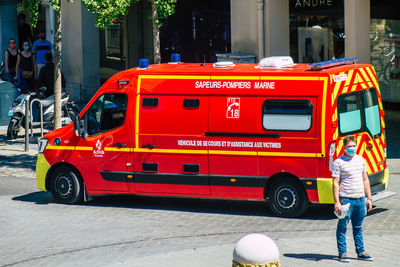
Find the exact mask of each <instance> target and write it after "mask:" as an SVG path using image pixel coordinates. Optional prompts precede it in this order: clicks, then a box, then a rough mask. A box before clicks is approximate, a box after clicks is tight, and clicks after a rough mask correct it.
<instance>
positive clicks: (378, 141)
mask: <svg viewBox="0 0 400 267" xmlns="http://www.w3.org/2000/svg"><path fill="white" fill-rule="evenodd" d="M376 142H377V143H378V149H379V152H381V155H382V157H383V158H384V157H385V152H384V149H383V144H382V143H383V142H382V141H381V140H380V138H377V139H376ZM383 160H384V159H383Z"/></svg>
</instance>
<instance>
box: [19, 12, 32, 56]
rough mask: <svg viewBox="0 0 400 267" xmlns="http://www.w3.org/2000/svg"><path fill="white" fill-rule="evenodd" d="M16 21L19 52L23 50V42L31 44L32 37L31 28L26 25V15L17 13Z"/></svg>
mask: <svg viewBox="0 0 400 267" xmlns="http://www.w3.org/2000/svg"><path fill="white" fill-rule="evenodd" d="M17 21H18V48H19V50H20V51H22V50H24V42H28V43H29V44H31V43H33V36H32V31H31V27H30V26H29V25H28V24H26V15H25V14H24V13H19V14H18V16H17Z"/></svg>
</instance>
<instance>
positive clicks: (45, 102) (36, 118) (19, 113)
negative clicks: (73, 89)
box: [7, 87, 79, 139]
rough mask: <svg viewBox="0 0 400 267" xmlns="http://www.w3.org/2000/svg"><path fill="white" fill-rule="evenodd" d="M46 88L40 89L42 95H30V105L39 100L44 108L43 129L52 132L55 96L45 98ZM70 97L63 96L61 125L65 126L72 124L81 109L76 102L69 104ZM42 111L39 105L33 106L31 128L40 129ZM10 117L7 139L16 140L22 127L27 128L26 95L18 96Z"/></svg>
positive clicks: (10, 111)
mask: <svg viewBox="0 0 400 267" xmlns="http://www.w3.org/2000/svg"><path fill="white" fill-rule="evenodd" d="M45 90H46V88H45V87H41V88H39V91H40V93H36V92H33V93H30V94H29V105H30V104H31V102H32V101H33V100H34V99H39V100H40V102H41V103H42V107H43V128H45V129H48V130H52V129H53V125H54V96H53V95H52V96H49V97H47V98H44V97H43V96H44V91H45ZM68 100H69V95H66V94H63V95H62V96H61V112H62V114H61V123H62V125H63V126H65V125H67V124H70V123H71V122H72V121H73V119H74V118H75V116H76V115H77V114H78V113H79V108H78V106H77V105H76V104H75V103H74V102H68ZM40 113H41V110H40V105H39V103H34V104H33V105H32V111H31V114H32V116H33V118H32V125H31V123H30V122H29V127H32V128H40V116H41V114H40ZM8 116H9V117H11V119H10V123H9V124H8V128H7V138H8V139H14V138H16V137H17V136H18V132H19V130H20V128H21V126H22V127H25V118H26V116H25V95H20V96H18V97H17V98H16V99H15V100H14V103H13V104H12V106H11V107H10V109H9V111H8Z"/></svg>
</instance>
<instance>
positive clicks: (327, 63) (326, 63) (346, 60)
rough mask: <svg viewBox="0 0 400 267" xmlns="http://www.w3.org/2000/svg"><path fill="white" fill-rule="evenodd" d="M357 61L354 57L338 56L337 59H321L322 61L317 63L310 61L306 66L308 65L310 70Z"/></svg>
mask: <svg viewBox="0 0 400 267" xmlns="http://www.w3.org/2000/svg"><path fill="white" fill-rule="evenodd" d="M357 62H358V58H356V57H345V58H339V59H334V60H327V61H322V62H318V63H311V64H308V66H309V67H310V70H323V69H327V68H331V67H336V66H341V65H349V64H355V63H357Z"/></svg>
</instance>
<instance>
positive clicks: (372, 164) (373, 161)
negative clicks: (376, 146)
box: [365, 150, 378, 173]
mask: <svg viewBox="0 0 400 267" xmlns="http://www.w3.org/2000/svg"><path fill="white" fill-rule="evenodd" d="M365 154H366V155H367V157H368V158H369V161H370V164H371V166H372V169H374V172H373V173H375V172H377V171H378V168H377V166H376V164H375V160H374V158H373V157H372V155H371V152H369V151H368V150H365ZM367 165H368V164H367Z"/></svg>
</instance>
